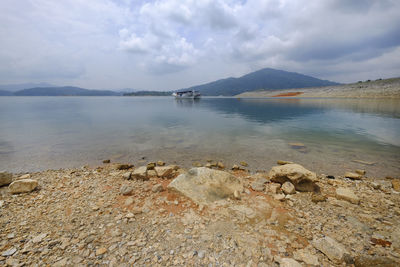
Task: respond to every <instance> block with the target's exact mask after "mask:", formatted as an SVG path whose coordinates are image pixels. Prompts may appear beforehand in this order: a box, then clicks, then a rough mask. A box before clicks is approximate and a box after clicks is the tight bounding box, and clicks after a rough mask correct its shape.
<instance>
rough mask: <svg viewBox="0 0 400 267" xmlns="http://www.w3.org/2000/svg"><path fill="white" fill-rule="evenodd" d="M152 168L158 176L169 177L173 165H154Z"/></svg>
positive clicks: (172, 171)
mask: <svg viewBox="0 0 400 267" xmlns="http://www.w3.org/2000/svg"><path fill="white" fill-rule="evenodd" d="M154 169H155V171H156V173H157V176H158V177H160V178H171V177H172V176H173V173H174V167H173V166H165V167H155V168H154Z"/></svg>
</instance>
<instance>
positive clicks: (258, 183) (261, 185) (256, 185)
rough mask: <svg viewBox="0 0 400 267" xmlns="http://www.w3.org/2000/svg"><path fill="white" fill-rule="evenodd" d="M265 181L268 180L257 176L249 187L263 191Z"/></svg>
mask: <svg viewBox="0 0 400 267" xmlns="http://www.w3.org/2000/svg"><path fill="white" fill-rule="evenodd" d="M267 182H268V180H267V179H265V178H263V177H260V178H257V179H256V180H255V181H254V182H252V183H251V189H253V190H254V191H259V192H262V191H264V188H265V183H267Z"/></svg>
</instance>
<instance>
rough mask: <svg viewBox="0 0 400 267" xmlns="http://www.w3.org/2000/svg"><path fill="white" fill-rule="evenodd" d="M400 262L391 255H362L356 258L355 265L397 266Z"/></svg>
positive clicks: (362, 266)
mask: <svg viewBox="0 0 400 267" xmlns="http://www.w3.org/2000/svg"><path fill="white" fill-rule="evenodd" d="M399 265H400V263H399V262H396V261H394V260H392V259H391V258H389V257H383V256H367V255H360V256H357V257H356V258H355V260H354V266H356V267H371V266H376V267H397V266H399Z"/></svg>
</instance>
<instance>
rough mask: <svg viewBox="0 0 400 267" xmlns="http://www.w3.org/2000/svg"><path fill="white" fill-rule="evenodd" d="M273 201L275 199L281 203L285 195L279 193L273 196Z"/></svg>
mask: <svg viewBox="0 0 400 267" xmlns="http://www.w3.org/2000/svg"><path fill="white" fill-rule="evenodd" d="M274 199H275V200H279V201H283V200H285V194H282V193H280V194H275V195H274Z"/></svg>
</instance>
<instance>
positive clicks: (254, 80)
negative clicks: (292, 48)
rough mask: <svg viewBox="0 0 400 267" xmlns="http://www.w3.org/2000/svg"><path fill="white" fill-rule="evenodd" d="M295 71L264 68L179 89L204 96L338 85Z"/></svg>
mask: <svg viewBox="0 0 400 267" xmlns="http://www.w3.org/2000/svg"><path fill="white" fill-rule="evenodd" d="M338 84H339V83H335V82H331V81H327V80H320V79H317V78H314V77H311V76H307V75H303V74H300V73H296V72H287V71H283V70H276V69H270V68H265V69H261V70H258V71H255V72H251V73H249V74H246V75H244V76H242V77H239V78H227V79H221V80H217V81H214V82H210V83H206V84H202V85H196V86H192V87H189V88H184V89H181V90H196V91H199V92H200V93H201V94H202V95H205V96H218V95H223V96H234V95H237V94H240V93H243V92H247V91H255V90H261V89H263V90H275V89H289V88H305V87H317V86H328V85H338ZM178 91H180V90H178Z"/></svg>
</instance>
